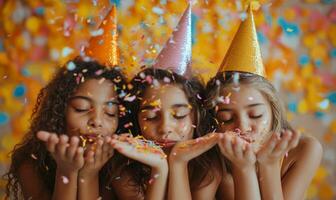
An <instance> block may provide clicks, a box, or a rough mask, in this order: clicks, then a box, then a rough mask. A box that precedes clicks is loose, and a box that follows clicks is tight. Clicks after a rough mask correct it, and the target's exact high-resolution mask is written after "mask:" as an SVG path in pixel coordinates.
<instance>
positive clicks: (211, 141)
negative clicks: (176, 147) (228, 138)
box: [187, 133, 220, 159]
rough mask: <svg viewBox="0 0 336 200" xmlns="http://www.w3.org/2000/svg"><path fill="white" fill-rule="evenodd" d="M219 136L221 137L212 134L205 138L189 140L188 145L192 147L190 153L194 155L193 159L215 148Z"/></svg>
mask: <svg viewBox="0 0 336 200" xmlns="http://www.w3.org/2000/svg"><path fill="white" fill-rule="evenodd" d="M219 136H220V135H219V134H218V133H210V134H207V135H205V136H202V137H199V138H196V139H193V140H189V141H188V142H187V143H189V145H190V150H189V152H191V153H192V155H191V159H192V158H195V157H197V156H199V155H201V154H202V153H204V152H206V151H208V150H209V149H211V148H212V147H213V146H215V145H216V144H217V142H218V139H219ZM187 146H188V144H187Z"/></svg>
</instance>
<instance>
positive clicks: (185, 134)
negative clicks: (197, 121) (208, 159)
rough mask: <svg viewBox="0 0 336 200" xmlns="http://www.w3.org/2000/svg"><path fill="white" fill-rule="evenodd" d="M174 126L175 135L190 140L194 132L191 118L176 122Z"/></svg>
mask: <svg viewBox="0 0 336 200" xmlns="http://www.w3.org/2000/svg"><path fill="white" fill-rule="evenodd" d="M176 124H177V126H176V133H178V135H180V136H182V138H184V139H192V138H193V132H194V124H193V120H192V118H191V117H186V118H185V119H184V120H180V121H178V122H177V123H176Z"/></svg>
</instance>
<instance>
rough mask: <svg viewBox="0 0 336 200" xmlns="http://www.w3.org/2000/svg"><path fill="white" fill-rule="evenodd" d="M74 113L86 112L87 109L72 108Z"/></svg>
mask: <svg viewBox="0 0 336 200" xmlns="http://www.w3.org/2000/svg"><path fill="white" fill-rule="evenodd" d="M74 109H75V111H76V112H87V111H89V109H80V108H74Z"/></svg>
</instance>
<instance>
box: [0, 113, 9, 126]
mask: <svg viewBox="0 0 336 200" xmlns="http://www.w3.org/2000/svg"><path fill="white" fill-rule="evenodd" d="M8 121H9V116H8V114H7V113H5V112H0V125H5V124H6V123H8Z"/></svg>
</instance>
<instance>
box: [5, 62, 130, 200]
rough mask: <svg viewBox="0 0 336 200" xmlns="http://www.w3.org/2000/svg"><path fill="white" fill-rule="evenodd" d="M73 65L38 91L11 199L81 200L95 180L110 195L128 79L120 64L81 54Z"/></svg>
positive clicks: (14, 165)
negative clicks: (110, 64) (111, 142)
mask: <svg viewBox="0 0 336 200" xmlns="http://www.w3.org/2000/svg"><path fill="white" fill-rule="evenodd" d="M70 64H71V65H73V66H75V69H73V70H71V71H70V70H68V69H67V67H62V68H60V69H59V70H58V72H57V73H56V75H55V76H54V78H53V79H52V80H51V81H50V82H49V83H48V85H47V86H45V87H44V88H43V89H42V90H41V91H40V93H39V95H38V99H37V103H36V106H35V109H34V112H33V115H32V122H31V125H30V128H29V131H28V133H27V134H26V135H25V137H24V138H23V141H22V142H21V143H20V144H17V145H16V146H15V148H14V150H13V152H12V162H11V166H10V169H9V172H8V173H7V175H6V176H7V178H8V184H7V191H6V192H7V197H10V198H14V199H21V197H23V198H24V199H29V198H32V199H76V196H77V188H78V190H79V193H80V190H83V188H85V185H89V184H91V185H92V183H95V181H96V182H99V183H100V184H99V188H96V189H99V191H100V192H99V193H100V194H101V195H104V194H106V193H110V192H109V190H108V189H109V186H108V185H105V183H108V181H109V179H111V176H112V173H111V160H110V158H111V156H112V155H113V148H112V147H111V146H110V145H109V143H108V142H109V140H111V138H110V137H111V136H112V135H113V134H115V133H116V132H118V130H120V128H119V127H118V125H122V124H123V123H122V121H121V119H119V116H120V115H119V113H121V110H120V103H121V99H120V94H122V88H124V87H125V81H124V78H123V75H122V74H121V72H120V70H119V69H118V68H116V67H114V68H110V69H109V68H106V67H105V66H103V65H100V64H99V63H97V62H94V61H89V62H86V61H82V60H81V59H79V58H77V59H75V60H73V61H70V62H69V63H68V64H67V65H68V66H69V65H70ZM94 141H95V142H94ZM98 175H99V176H98ZM97 185H98V184H97ZM81 188H82V189H81ZM94 189H95V188H94V187H93V188H90V191H91V193H94V192H93V191H94ZM84 192H85V191H84ZM79 196H80V195H79ZM96 198H97V196H96Z"/></svg>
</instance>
